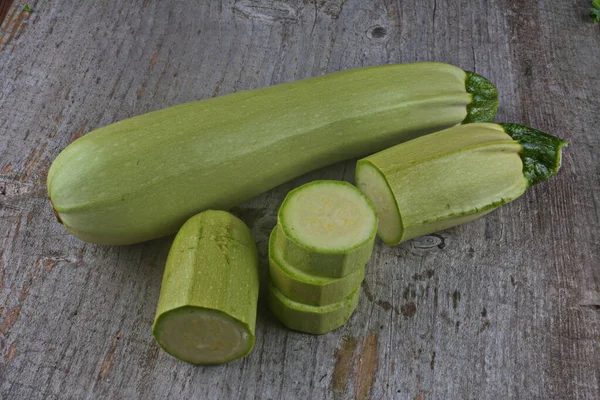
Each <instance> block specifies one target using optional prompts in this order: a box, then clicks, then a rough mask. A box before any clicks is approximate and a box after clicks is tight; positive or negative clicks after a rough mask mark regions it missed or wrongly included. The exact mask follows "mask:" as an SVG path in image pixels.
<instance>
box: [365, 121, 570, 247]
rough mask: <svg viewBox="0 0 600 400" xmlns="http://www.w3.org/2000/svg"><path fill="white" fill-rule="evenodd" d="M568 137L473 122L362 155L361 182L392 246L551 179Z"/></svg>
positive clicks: (472, 216) (473, 214) (481, 212)
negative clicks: (565, 138) (561, 137)
mask: <svg viewBox="0 0 600 400" xmlns="http://www.w3.org/2000/svg"><path fill="white" fill-rule="evenodd" d="M565 145H566V143H565V142H564V141H562V140H560V139H558V138H555V137H553V136H550V135H547V134H545V133H543V132H540V131H537V130H535V129H532V128H527V127H524V126H521V125H516V124H491V123H480V124H468V125H461V126H457V127H453V128H449V129H446V130H444V131H440V132H436V133H433V134H430V135H426V136H423V137H420V138H417V139H414V140H411V141H409V142H406V143H403V144H400V145H397V146H394V147H392V148H390V149H387V150H384V151H382V152H379V153H376V154H374V155H371V156H369V157H366V158H364V159H362V160H359V161H358V163H357V167H356V184H357V186H358V187H359V188H360V189H361V190H362V191H363V192H364V193H365V194H366V195H367V197H369V198H370V199H371V200H372V201H373V203H374V204H375V207H376V208H377V212H378V215H379V219H380V223H379V229H378V235H379V236H380V238H381V239H382V240H383V241H384V242H385V243H387V244H389V245H395V244H398V243H400V242H402V241H405V240H408V239H412V238H414V237H418V236H422V235H426V234H429V233H432V232H435V231H439V230H443V229H446V228H449V227H452V226H456V225H459V224H463V223H466V222H469V221H471V220H474V219H476V218H478V217H481V216H483V215H485V214H487V213H489V212H490V211H492V210H494V209H495V208H497V207H499V206H501V205H503V204H505V203H507V202H509V201H512V200H514V199H516V198H517V197H519V196H521V195H522V194H523V193H524V192H525V190H526V189H527V188H528V187H530V186H531V185H533V184H535V183H538V182H540V181H542V180H545V179H548V178H550V177H551V176H552V175H554V174H555V173H556V172H557V171H558V168H559V167H560V158H561V148H562V147H563V146H565Z"/></svg>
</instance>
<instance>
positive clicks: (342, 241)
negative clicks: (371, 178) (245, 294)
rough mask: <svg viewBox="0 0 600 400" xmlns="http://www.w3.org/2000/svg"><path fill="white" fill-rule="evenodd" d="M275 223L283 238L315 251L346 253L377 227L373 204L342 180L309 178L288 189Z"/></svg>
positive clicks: (368, 240) (368, 236)
mask: <svg viewBox="0 0 600 400" xmlns="http://www.w3.org/2000/svg"><path fill="white" fill-rule="evenodd" d="M278 222H279V225H280V226H281V228H282V230H283V232H284V233H285V236H286V237H287V238H289V239H290V240H292V241H294V242H296V243H297V244H299V245H301V246H302V247H305V248H307V249H309V250H313V251H316V252H319V253H340V254H346V253H349V252H351V251H352V250H355V249H358V248H360V247H361V246H364V245H365V244H367V243H369V242H371V241H373V238H374V237H375V234H376V230H377V214H376V212H375V208H374V207H373V204H372V203H371V202H370V201H369V199H368V198H367V197H365V196H364V194H363V193H361V192H360V190H358V189H357V188H356V187H355V186H353V185H351V184H349V183H348V182H344V181H323V180H321V181H313V182H310V183H308V184H306V185H303V186H301V187H299V188H296V189H294V190H292V191H291V192H290V193H288V195H287V196H286V198H285V200H284V201H283V204H282V205H281V208H280V209H279V214H278Z"/></svg>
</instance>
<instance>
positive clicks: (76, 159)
mask: <svg viewBox="0 0 600 400" xmlns="http://www.w3.org/2000/svg"><path fill="white" fill-rule="evenodd" d="M497 106H498V101H497V92H496V89H495V88H494V86H493V85H492V84H491V83H490V82H489V81H487V80H485V78H482V77H480V76H478V75H476V74H473V73H469V72H465V71H463V70H461V69H460V68H457V67H455V66H452V65H448V64H442V63H415V64H404V65H385V66H377V67H368V68H361V69H352V70H346V71H342V72H337V73H333V74H329V75H325V76H319V77H315V78H310V79H306V80H302V81H298V82H292V83H287V84H281V85H276V86H272V87H267V88H262V89H257V90H250V91H244V92H239V93H234V94H231V95H226V96H222V97H216V98H212V99H207V100H201V101H197V102H192V103H187V104H181V105H178V106H174V107H170V108H166V109H163V110H159V111H154V112H151V113H148V114H144V115H140V116H137V117H133V118H130V119H126V120H123V121H120V122H117V123H114V124H111V125H108V126H105V127H102V128H100V129H97V130H95V131H93V132H90V133H88V134H86V135H84V136H83V137H81V138H79V139H77V140H76V141H75V142H73V143H71V144H70V145H69V146H68V147H67V148H66V149H64V150H63V151H62V152H61V153H60V154H59V156H58V157H57V158H56V160H55V161H54V162H53V164H52V166H51V168H50V171H49V174H48V180H47V181H48V193H49V196H50V200H51V203H52V206H53V208H54V211H55V213H56V215H57V218H58V219H59V221H61V222H62V223H63V224H64V226H65V228H66V229H67V230H68V231H69V232H71V233H72V234H73V235H75V236H76V237H78V238H80V239H82V240H85V241H88V242H92V243H98V244H129V243H135V242H140V241H144V240H149V239H153V238H157V237H160V236H165V235H169V234H172V233H174V232H176V231H177V229H179V228H180V227H181V225H182V224H183V223H184V222H185V221H186V220H187V219H188V218H190V217H191V216H193V215H195V214H197V213H199V212H201V211H203V210H206V209H228V208H230V207H233V206H235V205H237V204H240V203H241V202H243V201H246V200H248V199H250V198H252V197H254V196H256V195H258V194H260V193H262V192H265V191H267V190H269V189H271V188H273V187H275V186H277V185H280V184H281V183H284V182H286V181H288V180H290V179H292V178H294V177H297V176H299V175H302V174H304V173H306V172H309V171H311V170H314V169H317V168H320V167H323V166H326V165H329V164H333V163H336V162H339V161H342V160H347V159H351V158H354V157H359V156H364V155H367V154H371V153H374V152H376V151H379V150H382V149H384V148H387V147H390V146H393V145H395V144H397V143H400V142H403V141H406V140H409V139H412V138H415V137H418V136H421V135H424V134H427V133H431V132H434V131H438V130H440V129H444V128H448V127H451V126H453V125H456V124H459V123H461V122H463V121H465V122H474V121H489V120H492V119H493V117H494V115H495V112H496V109H497Z"/></svg>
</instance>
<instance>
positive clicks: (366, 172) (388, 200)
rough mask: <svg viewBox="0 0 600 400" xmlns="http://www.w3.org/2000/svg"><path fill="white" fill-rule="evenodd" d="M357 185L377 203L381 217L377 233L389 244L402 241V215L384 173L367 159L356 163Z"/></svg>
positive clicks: (376, 206) (392, 244) (378, 213)
mask: <svg viewBox="0 0 600 400" xmlns="http://www.w3.org/2000/svg"><path fill="white" fill-rule="evenodd" d="M356 186H358V188H359V189H360V190H362V192H363V193H364V194H365V195H366V196H367V197H368V198H369V199H370V200H371V202H373V204H375V208H376V210H377V215H378V217H379V227H378V229H377V234H378V235H379V238H380V239H381V240H382V241H383V242H384V243H385V244H387V245H390V246H394V245H397V244H398V243H400V242H401V241H402V235H403V230H404V229H403V226H402V217H401V216H400V212H399V210H398V205H397V203H396V199H395V198H394V194H393V192H392V190H391V189H390V186H389V183H388V182H387V180H386V179H385V177H384V175H383V174H382V173H381V171H379V169H378V168H377V167H375V166H374V165H373V164H372V163H371V162H369V161H367V160H359V161H358V163H357V164H356Z"/></svg>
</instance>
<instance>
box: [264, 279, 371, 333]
mask: <svg viewBox="0 0 600 400" xmlns="http://www.w3.org/2000/svg"><path fill="white" fill-rule="evenodd" d="M359 295H360V288H358V289H356V290H355V291H354V293H352V294H351V295H350V296H348V297H347V298H345V299H343V300H342V301H340V302H337V303H333V304H329V305H326V306H321V307H315V306H310V305H307V304H303V303H298V302H296V301H293V300H290V299H289V298H287V297H286V296H284V295H283V293H281V291H279V289H277V288H276V287H275V286H273V285H272V284H271V285H270V286H269V308H270V309H271V311H272V312H273V314H275V316H276V317H277V319H279V321H281V323H282V324H284V325H285V326H287V327H288V328H290V329H294V330H297V331H300V332H304V333H311V334H313V335H322V334H324V333H327V332H330V331H332V330H334V329H337V328H339V327H340V326H342V325H344V324H345V323H346V322H348V320H349V319H350V317H351V316H352V313H353V312H354V310H355V309H356V306H357V305H358V300H359V297H360V296H359Z"/></svg>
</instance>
